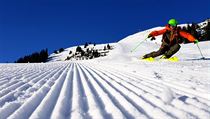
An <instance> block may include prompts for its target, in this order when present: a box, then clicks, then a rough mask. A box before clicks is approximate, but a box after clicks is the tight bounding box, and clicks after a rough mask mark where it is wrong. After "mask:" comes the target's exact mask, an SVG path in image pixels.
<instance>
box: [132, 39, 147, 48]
mask: <svg viewBox="0 0 210 119" xmlns="http://www.w3.org/2000/svg"><path fill="white" fill-rule="evenodd" d="M146 40H147V37H146V38H145V39H144V40H143V41H141V42H139V44H137V45H136V47H134V48H133V49H132V50H131V52H133V51H135V50H136V49H137V48H138V47H139V46H140V45H141V44H142V43H143V42H144V41H146Z"/></svg>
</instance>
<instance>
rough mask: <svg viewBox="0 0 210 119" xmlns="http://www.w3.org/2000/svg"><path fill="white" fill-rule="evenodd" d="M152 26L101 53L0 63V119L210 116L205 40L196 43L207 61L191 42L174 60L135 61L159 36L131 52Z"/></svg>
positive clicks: (180, 118) (202, 118) (193, 118)
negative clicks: (89, 57) (77, 58)
mask: <svg viewBox="0 0 210 119" xmlns="http://www.w3.org/2000/svg"><path fill="white" fill-rule="evenodd" d="M160 28H161V27H158V28H154V29H160ZM154 29H150V30H147V31H144V32H139V33H137V34H134V35H131V36H128V37H126V38H125V39H122V40H121V41H119V42H118V43H116V44H113V45H115V49H114V50H112V51H110V54H109V55H108V56H107V57H103V58H97V59H94V60H84V61H60V62H49V63H38V64H29V63H28V64H0V119H6V118H8V119H28V118H29V119H48V118H51V119H69V118H71V119H82V118H84V119H91V118H92V119H124V118H126V119H209V118H210V69H209V67H210V49H209V48H210V42H201V43H199V47H200V48H201V50H202V53H203V55H204V56H205V57H206V60H201V59H200V58H201V56H200V53H199V51H198V48H197V46H196V45H194V44H192V43H190V44H184V45H182V48H181V50H180V51H179V52H178V53H177V54H176V56H178V57H179V59H180V61H179V62H168V61H160V62H158V61H157V62H146V61H140V60H139V57H141V56H142V55H143V54H145V53H149V52H151V51H153V50H157V49H158V48H159V46H160V38H161V36H160V37H158V38H157V40H156V41H152V42H151V41H149V40H147V41H145V42H144V43H142V44H141V45H140V46H139V47H138V48H137V49H136V50H135V51H134V52H130V51H131V50H132V48H133V47H135V46H136V45H137V44H138V43H139V42H140V41H142V40H143V39H144V37H145V36H146V35H147V34H148V33H149V32H150V31H151V30H154ZM70 49H71V48H70ZM66 52H69V50H68V49H66ZM51 56H53V55H51ZM64 57H66V54H65V53H63V54H60V56H56V59H54V60H53V59H52V60H53V61H57V60H61V59H62V58H64ZM59 58H60V59H59Z"/></svg>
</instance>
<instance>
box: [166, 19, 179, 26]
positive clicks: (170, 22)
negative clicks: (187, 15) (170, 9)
mask: <svg viewBox="0 0 210 119" xmlns="http://www.w3.org/2000/svg"><path fill="white" fill-rule="evenodd" d="M168 24H169V25H171V26H176V25H177V24H178V22H177V21H176V19H170V20H169V21H168Z"/></svg>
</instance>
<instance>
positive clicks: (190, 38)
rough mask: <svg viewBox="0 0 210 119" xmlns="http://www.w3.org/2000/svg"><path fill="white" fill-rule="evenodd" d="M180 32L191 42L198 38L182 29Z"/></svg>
mask: <svg viewBox="0 0 210 119" xmlns="http://www.w3.org/2000/svg"><path fill="white" fill-rule="evenodd" d="M179 34H180V36H181V37H183V38H186V39H187V40H189V41H190V42H194V41H195V40H196V38H195V37H193V36H192V35H191V34H189V33H187V32H184V31H180V32H179Z"/></svg>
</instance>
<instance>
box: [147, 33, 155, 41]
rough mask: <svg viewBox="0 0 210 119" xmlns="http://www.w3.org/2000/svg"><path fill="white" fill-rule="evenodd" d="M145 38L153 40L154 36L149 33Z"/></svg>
mask: <svg viewBox="0 0 210 119" xmlns="http://www.w3.org/2000/svg"><path fill="white" fill-rule="evenodd" d="M151 37H152V38H151ZM147 38H151V41H153V40H155V37H154V36H152V35H151V34H149V35H148V36H147Z"/></svg>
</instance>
